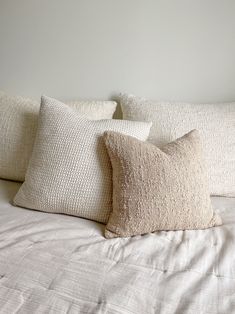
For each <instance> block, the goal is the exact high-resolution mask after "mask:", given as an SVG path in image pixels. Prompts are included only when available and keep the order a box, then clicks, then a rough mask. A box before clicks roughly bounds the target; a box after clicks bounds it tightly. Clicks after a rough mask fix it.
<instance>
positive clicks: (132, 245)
mask: <svg viewBox="0 0 235 314" xmlns="http://www.w3.org/2000/svg"><path fill="white" fill-rule="evenodd" d="M19 186H20V185H19V184H17V183H13V182H9V181H3V180H0V313H4V314H5V313H6V314H11V313H22V314H32V313H46V314H48V313H70V314H74V313H85V314H87V313H102V314H103V313H105V314H111V313H112V314H117V313H126V314H130V313H134V314H148V313H158V314H162V313H164V314H172V313H179V314H184V313H192V314H195V313H203V314H205V313H208V314H209V313H210V314H212V313H220V314H221V313H225V314H228V313H235V199H234V198H229V199H227V198H219V197H217V198H213V200H212V201H213V204H214V208H215V210H216V211H217V212H219V213H220V215H221V217H222V219H223V222H224V224H223V226H220V227H215V228H211V229H207V230H197V231H177V232H158V233H153V234H147V235H144V236H136V237H133V238H125V239H112V240H106V239H105V238H104V236H103V232H104V226H103V225H101V224H98V223H95V222H92V221H88V220H84V219H80V218H77V217H70V216H65V215H58V214H48V213H42V212H37V211H32V210H27V209H23V208H17V207H13V206H11V205H10V203H9V201H10V200H11V199H12V198H13V196H14V195H15V194H16V192H17V190H18V189H19Z"/></svg>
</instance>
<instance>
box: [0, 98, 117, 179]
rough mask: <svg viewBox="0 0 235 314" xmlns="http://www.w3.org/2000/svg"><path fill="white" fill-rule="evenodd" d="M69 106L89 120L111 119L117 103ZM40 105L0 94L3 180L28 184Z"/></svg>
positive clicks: (89, 102)
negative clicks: (26, 181)
mask: <svg viewBox="0 0 235 314" xmlns="http://www.w3.org/2000/svg"><path fill="white" fill-rule="evenodd" d="M68 104H69V106H70V107H72V108H74V109H76V110H77V111H78V112H79V113H82V114H85V115H86V117H87V118H88V119H94V120H98V119H111V118H112V116H113V113H114V111H115V108H116V103H115V102H113V101H71V102H68ZM39 108H40V104H39V103H38V102H37V101H35V100H32V99H29V98H23V97H19V96H10V95H7V94H6V93H4V92H0V178H3V179H8V180H15V181H24V178H25V173H26V169H27V166H28V162H29V159H30V156H31V153H32V150H33V143H34V139H35V134H36V130H37V121H38V112H39Z"/></svg>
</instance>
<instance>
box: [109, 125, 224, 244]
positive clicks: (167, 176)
mask: <svg viewBox="0 0 235 314" xmlns="http://www.w3.org/2000/svg"><path fill="white" fill-rule="evenodd" d="M104 140H105V144H106V147H107V150H108V154H109V157H110V160H111V163H112V168H113V211H112V212H111V214H110V218H109V221H108V224H107V226H106V230H105V237H106V238H113V237H129V236H134V235H139V234H144V233H149V232H153V231H158V230H185V229H204V228H208V227H212V226H216V225H220V224H221V219H220V217H219V216H218V215H216V214H214V212H213V209H212V206H211V201H210V195H209V191H208V187H207V180H206V176H205V171H204V167H203V162H202V159H201V143H200V138H199V133H198V132H197V131H196V130H194V131H192V132H190V133H188V134H186V135H185V136H183V137H181V138H179V139H177V140H176V141H174V142H171V143H170V144H167V145H165V146H164V147H163V148H162V149H160V148H158V147H156V146H154V145H152V144H151V143H147V142H141V141H139V140H137V139H135V138H133V137H131V136H126V135H123V134H120V133H116V132H105V135H104Z"/></svg>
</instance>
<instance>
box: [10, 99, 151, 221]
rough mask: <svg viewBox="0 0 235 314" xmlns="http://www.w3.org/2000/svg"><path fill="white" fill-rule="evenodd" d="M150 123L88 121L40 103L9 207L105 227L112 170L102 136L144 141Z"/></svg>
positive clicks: (46, 102)
mask: <svg viewBox="0 0 235 314" xmlns="http://www.w3.org/2000/svg"><path fill="white" fill-rule="evenodd" d="M150 127H151V123H147V122H134V121H123V120H96V121H95V120H93V121H92V120H88V119H87V118H86V117H85V116H84V115H81V114H79V113H77V112H76V111H75V110H74V109H72V108H70V107H69V106H67V105H65V104H63V103H61V102H59V101H57V100H55V99H51V98H48V97H42V102H41V108H40V114H39V120H38V130H37V135H36V138H35V143H34V148H33V152H32V156H31V159H30V162H29V167H28V169H27V172H26V177H25V182H24V183H23V185H22V186H21V188H20V190H19V192H18V193H17V195H16V197H15V199H14V204H16V205H18V206H21V207H26V208H32V209H37V210H42V211H46V212H54V213H64V214H70V215H75V216H80V217H84V218H88V219H92V220H96V221H99V222H103V223H106V222H107V220H108V217H109V213H110V211H111V209H112V168H111V163H110V160H109V157H108V153H107V150H106V147H105V144H104V140H103V138H102V135H103V133H104V131H107V130H112V131H117V132H120V133H124V134H127V135H131V136H133V137H136V138H138V139H140V140H146V139H147V137H148V134H149V130H150Z"/></svg>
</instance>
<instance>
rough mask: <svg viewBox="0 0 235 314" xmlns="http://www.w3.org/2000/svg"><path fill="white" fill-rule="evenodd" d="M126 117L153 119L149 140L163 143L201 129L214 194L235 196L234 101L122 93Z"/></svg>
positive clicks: (156, 143) (122, 105)
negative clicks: (163, 99)
mask: <svg viewBox="0 0 235 314" xmlns="http://www.w3.org/2000/svg"><path fill="white" fill-rule="evenodd" d="M120 100H121V107H122V111H123V118H124V119H127V120H141V121H152V122H153V126H152V128H151V132H150V136H149V141H150V142H151V143H153V144H155V145H157V146H160V147H161V146H162V145H165V144H167V143H168V142H170V141H173V140H174V139H175V138H178V137H181V136H183V135H184V134H185V133H187V132H189V131H190V130H192V129H197V130H199V131H200V135H201V137H202V140H203V144H204V147H203V150H204V157H205V161H206V165H207V168H208V175H209V189H210V193H211V194H212V195H222V196H230V197H234V196H235V103H217V104H188V103H163V102H156V101H149V100H145V99H143V98H139V97H135V96H133V95H122V96H121V99H120Z"/></svg>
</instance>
